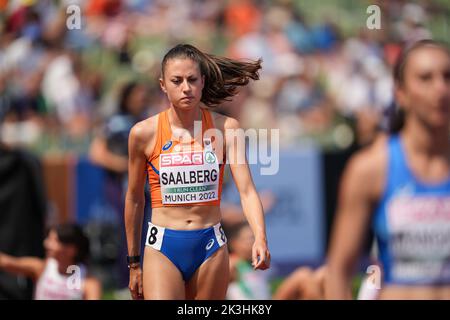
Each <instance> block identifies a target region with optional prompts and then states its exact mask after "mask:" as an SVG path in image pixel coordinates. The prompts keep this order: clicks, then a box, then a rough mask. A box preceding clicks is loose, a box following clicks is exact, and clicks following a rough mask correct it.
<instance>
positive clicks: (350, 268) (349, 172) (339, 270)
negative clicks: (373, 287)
mask: <svg viewBox="0 0 450 320" xmlns="http://www.w3.org/2000/svg"><path fill="white" fill-rule="evenodd" d="M379 160H380V158H379V157H378V156H377V155H376V153H374V151H373V150H363V151H361V152H359V153H358V154H357V155H355V156H353V157H352V158H351V159H350V161H349V164H348V165H347V168H346V169H345V172H344V174H343V178H342V180H341V186H340V190H339V199H338V208H337V212H336V219H335V222H334V226H333V231H332V236H331V240H330V249H329V252H328V259H327V260H328V261H327V264H328V272H327V281H326V284H325V296H326V298H327V299H351V298H352V296H351V286H350V285H351V279H352V276H353V273H354V271H355V267H356V265H357V262H358V259H359V256H360V253H361V252H360V251H361V249H362V244H363V243H364V242H365V240H366V235H367V234H368V230H369V223H370V217H371V212H372V206H373V204H374V202H375V201H376V200H375V199H376V198H377V195H376V193H377V191H376V190H377V186H378V185H379V181H380V170H379V169H378V168H379V167H380V164H379Z"/></svg>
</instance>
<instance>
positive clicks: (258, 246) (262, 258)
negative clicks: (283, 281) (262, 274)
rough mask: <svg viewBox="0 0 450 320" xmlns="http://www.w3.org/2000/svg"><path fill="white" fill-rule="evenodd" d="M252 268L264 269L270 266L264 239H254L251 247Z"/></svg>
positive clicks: (268, 253)
mask: <svg viewBox="0 0 450 320" xmlns="http://www.w3.org/2000/svg"><path fill="white" fill-rule="evenodd" d="M252 266H253V269H255V270H257V269H259V270H266V269H268V268H269V267H270V252H269V248H268V247H267V241H266V240H262V239H261V240H260V239H256V240H255V242H254V243H253V248H252Z"/></svg>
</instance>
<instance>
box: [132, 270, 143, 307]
mask: <svg viewBox="0 0 450 320" xmlns="http://www.w3.org/2000/svg"><path fill="white" fill-rule="evenodd" d="M128 289H130V293H131V297H132V298H133V300H142V299H144V294H143V289H142V269H141V267H140V266H139V267H134V268H130V283H129V285H128Z"/></svg>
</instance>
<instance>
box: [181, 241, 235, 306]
mask: <svg viewBox="0 0 450 320" xmlns="http://www.w3.org/2000/svg"><path fill="white" fill-rule="evenodd" d="M229 274H230V265H229V260H228V248H227V246H226V245H224V246H222V247H221V248H220V249H219V250H217V251H216V252H215V253H214V254H213V255H212V256H211V257H209V258H208V259H207V260H206V261H205V262H203V264H202V265H201V266H200V267H199V268H198V269H197V271H196V272H195V273H194V275H193V276H192V278H191V279H190V280H189V281H188V282H187V284H186V298H187V299H197V300H207V299H212V300H223V299H225V295H226V293H227V288H228V283H229V281H230V279H229Z"/></svg>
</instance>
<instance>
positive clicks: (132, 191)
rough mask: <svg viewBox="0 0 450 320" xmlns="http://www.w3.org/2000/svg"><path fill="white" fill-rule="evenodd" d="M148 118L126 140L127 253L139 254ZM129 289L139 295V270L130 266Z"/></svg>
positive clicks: (149, 133) (149, 135)
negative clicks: (127, 154)
mask: <svg viewBox="0 0 450 320" xmlns="http://www.w3.org/2000/svg"><path fill="white" fill-rule="evenodd" d="M149 120H150V119H147V120H144V121H141V122H139V123H137V124H136V125H135V126H134V127H133V128H132V129H131V132H130V136H129V141H128V153H129V160H128V189H127V194H126V197H125V231H126V236H127V244H128V255H129V256H137V255H139V254H140V248H141V234H142V224H143V216H144V204H145V203H144V201H145V198H144V187H145V179H146V173H145V170H146V161H147V158H146V155H145V150H146V147H148V145H149V143H150V141H151V140H152V138H153V135H154V134H153V132H154V129H153V128H152V126H151V124H152V123H151V122H149ZM129 289H130V291H131V295H132V297H133V299H137V298H141V297H142V270H141V268H131V269H130V283H129Z"/></svg>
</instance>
